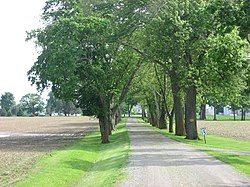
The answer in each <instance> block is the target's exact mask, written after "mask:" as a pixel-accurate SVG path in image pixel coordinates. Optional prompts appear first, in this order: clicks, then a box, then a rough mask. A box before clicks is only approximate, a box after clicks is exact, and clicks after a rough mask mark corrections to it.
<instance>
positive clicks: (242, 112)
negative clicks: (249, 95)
mask: <svg viewBox="0 0 250 187" xmlns="http://www.w3.org/2000/svg"><path fill="white" fill-rule="evenodd" d="M244 115H245V111H244V108H243V107H242V108H241V121H244Z"/></svg>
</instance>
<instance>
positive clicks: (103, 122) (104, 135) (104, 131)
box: [99, 115, 109, 144]
mask: <svg viewBox="0 0 250 187" xmlns="http://www.w3.org/2000/svg"><path fill="white" fill-rule="evenodd" d="M99 126H100V132H101V139H102V143H103V144H106V143H109V128H108V126H109V125H108V120H107V117H106V116H105V115H102V116H99Z"/></svg>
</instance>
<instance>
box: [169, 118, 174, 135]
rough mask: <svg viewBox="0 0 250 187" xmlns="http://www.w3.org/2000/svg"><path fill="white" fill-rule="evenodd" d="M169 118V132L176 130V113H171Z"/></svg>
mask: <svg viewBox="0 0 250 187" xmlns="http://www.w3.org/2000/svg"><path fill="white" fill-rule="evenodd" d="M168 120H169V132H170V133H172V132H174V129H173V127H174V125H173V122H174V115H173V114H171V115H170V116H168Z"/></svg>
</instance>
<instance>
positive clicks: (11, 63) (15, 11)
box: [0, 0, 47, 101]
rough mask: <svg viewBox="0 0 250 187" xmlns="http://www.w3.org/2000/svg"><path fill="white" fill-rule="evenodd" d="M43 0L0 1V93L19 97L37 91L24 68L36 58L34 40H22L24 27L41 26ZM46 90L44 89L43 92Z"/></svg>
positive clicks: (28, 66)
mask: <svg viewBox="0 0 250 187" xmlns="http://www.w3.org/2000/svg"><path fill="white" fill-rule="evenodd" d="M44 2H45V0H23V1H18V0H6V1H4V0H3V1H0V94H2V93H4V92H6V91H9V92H12V93H13V94H14V95H15V97H16V100H17V101H18V100H19V99H20V98H21V96H23V95H25V94H26V93H29V92H33V93H34V92H36V89H35V87H34V86H33V87H31V83H30V82H28V78H27V71H28V70H29V69H30V68H31V66H32V64H33V63H34V62H35V60H36V57H37V54H36V50H35V47H34V44H32V43H31V42H25V38H26V31H30V30H32V29H35V28H38V27H39V26H41V22H40V21H39V20H40V15H41V13H42V8H43V6H44ZM45 94H47V93H45Z"/></svg>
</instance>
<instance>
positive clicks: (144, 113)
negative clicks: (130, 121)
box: [141, 107, 147, 120]
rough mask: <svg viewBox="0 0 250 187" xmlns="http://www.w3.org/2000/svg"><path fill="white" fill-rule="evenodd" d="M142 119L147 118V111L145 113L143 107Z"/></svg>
mask: <svg viewBox="0 0 250 187" xmlns="http://www.w3.org/2000/svg"><path fill="white" fill-rule="evenodd" d="M141 115H142V119H143V120H144V119H145V118H146V117H147V116H146V111H145V108H143V107H142V113H141Z"/></svg>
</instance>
